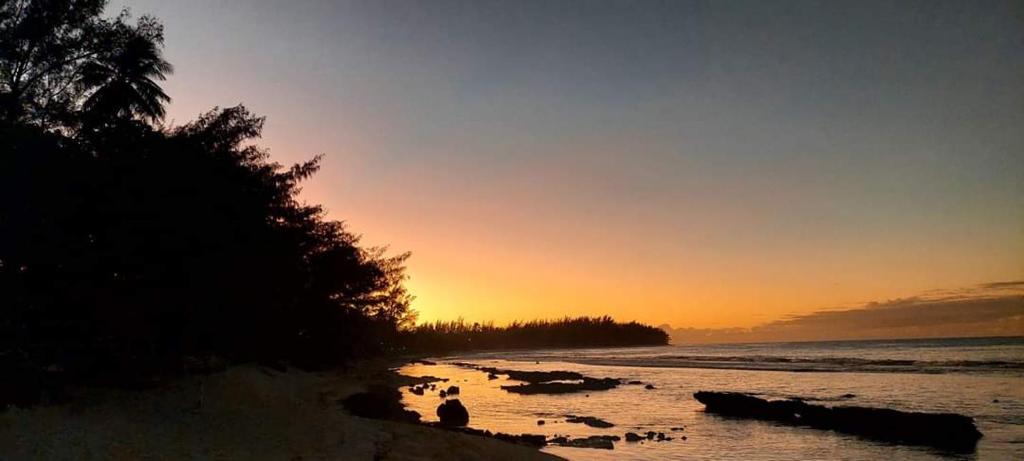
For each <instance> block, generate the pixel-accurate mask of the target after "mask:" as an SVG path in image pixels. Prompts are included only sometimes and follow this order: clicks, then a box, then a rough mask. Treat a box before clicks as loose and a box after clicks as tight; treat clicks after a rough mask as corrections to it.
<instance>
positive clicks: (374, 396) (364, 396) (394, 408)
mask: <svg viewBox="0 0 1024 461" xmlns="http://www.w3.org/2000/svg"><path fill="white" fill-rule="evenodd" d="M340 403H341V404H342V406H344V407H345V409H346V410H348V411H349V413H352V414H353V415H356V416H361V417H363V418H373V419H389V420H392V421H403V422H410V423H415V422H419V420H420V414H419V413H416V412H415V411H412V410H406V409H405V407H403V406H402V393H401V392H399V391H398V390H397V389H395V388H392V387H389V386H383V385H375V386H370V388H369V389H368V390H367V392H360V393H356V394H352V395H350V396H348V397H346V398H345V399H342V400H341V402H340Z"/></svg>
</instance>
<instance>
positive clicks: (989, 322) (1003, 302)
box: [663, 281, 1024, 343]
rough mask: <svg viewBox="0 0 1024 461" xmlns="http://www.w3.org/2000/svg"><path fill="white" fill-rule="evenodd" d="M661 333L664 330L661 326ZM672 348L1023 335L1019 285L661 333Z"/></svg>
mask: <svg viewBox="0 0 1024 461" xmlns="http://www.w3.org/2000/svg"><path fill="white" fill-rule="evenodd" d="M663 328H665V327H663ZM666 330H667V331H668V332H669V333H670V335H671V336H672V340H673V342H675V343H693V342H758V341H814V340H831V339H884V338H920V337H952V336H1018V335H1024V281H1006V282H991V283H985V284H980V285H977V286H973V287H968V288H963V289H957V290H936V291H932V292H929V293H927V294H923V295H920V296H914V297H909V298H896V299H889V300H885V301H873V302H869V303H866V304H864V305H863V306H860V307H857V308H852V309H823V310H819V311H816V312H812V313H810V314H805V315H796V316H791V317H788V318H784V319H780V320H776V321H773V322H768V323H765V324H762V325H758V326H755V327H753V328H666Z"/></svg>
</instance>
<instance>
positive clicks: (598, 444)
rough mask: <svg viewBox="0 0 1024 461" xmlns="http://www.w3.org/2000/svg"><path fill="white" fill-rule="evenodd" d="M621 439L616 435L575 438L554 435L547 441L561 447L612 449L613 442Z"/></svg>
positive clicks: (613, 446) (613, 447)
mask: <svg viewBox="0 0 1024 461" xmlns="http://www.w3.org/2000/svg"><path fill="white" fill-rule="evenodd" d="M619 440H621V438H619V436H617V435H592V436H590V437H581V438H576V439H570V438H568V437H555V438H553V439H550V440H548V443H550V444H552V445H559V446H563V447H573V448H599V449H602V450H613V449H615V444H614V443H613V442H617V441H619Z"/></svg>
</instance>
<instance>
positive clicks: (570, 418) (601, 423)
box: [565, 415, 615, 429]
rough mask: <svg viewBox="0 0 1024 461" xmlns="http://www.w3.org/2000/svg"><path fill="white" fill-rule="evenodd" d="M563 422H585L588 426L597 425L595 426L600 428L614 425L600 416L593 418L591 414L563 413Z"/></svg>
mask: <svg viewBox="0 0 1024 461" xmlns="http://www.w3.org/2000/svg"><path fill="white" fill-rule="evenodd" d="M565 422H567V423H577V424H579V423H582V424H586V425H587V426H590V427H597V428H602V429H604V428H609V427H615V425H614V424H612V423H609V422H608V421H605V420H603V419H601V418H595V417H593V416H576V415H565Z"/></svg>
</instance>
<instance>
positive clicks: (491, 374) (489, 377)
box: [487, 373, 498, 379]
mask: <svg viewBox="0 0 1024 461" xmlns="http://www.w3.org/2000/svg"><path fill="white" fill-rule="evenodd" d="M487 379H498V375H496V374H494V373H487Z"/></svg>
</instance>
